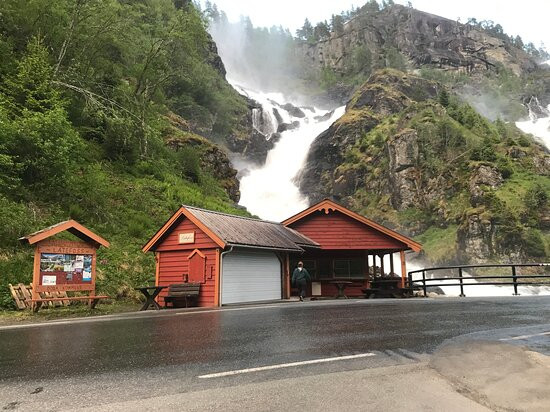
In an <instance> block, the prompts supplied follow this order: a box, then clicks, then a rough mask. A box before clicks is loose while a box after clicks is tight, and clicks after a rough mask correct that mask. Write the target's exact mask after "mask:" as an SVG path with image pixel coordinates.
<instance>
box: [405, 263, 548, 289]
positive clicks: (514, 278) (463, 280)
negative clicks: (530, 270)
mask: <svg viewBox="0 0 550 412" xmlns="http://www.w3.org/2000/svg"><path fill="white" fill-rule="evenodd" d="M524 267H544V268H548V270H547V272H548V274H546V275H518V270H517V268H524ZM479 268H510V269H511V275H508V276H507V275H492V276H469V275H468V276H464V275H463V271H464V270H465V269H479ZM452 269H458V276H455V277H436V278H433V277H432V278H426V272H433V271H441V270H452ZM415 273H422V279H416V280H413V274H415ZM491 279H500V280H503V279H510V280H511V281H510V282H479V280H491ZM524 279H546V280H548V282H522V280H524ZM443 280H445V281H447V283H437V281H443ZM449 280H457V281H458V282H457V283H448V281H449ZM408 281H409V287H410V288H412V289H420V288H422V290H423V292H424V296H427V288H428V287H432V286H459V287H460V296H461V297H464V296H466V295H465V294H464V286H478V285H496V286H513V287H514V293H513V294H514V295H519V293H518V286H519V285H529V286H550V263H511V264H498V265H497V264H495V265H461V266H439V267H432V268H424V269H419V270H412V271H410V272H409V273H408ZM420 283H421V285H419V284H420Z"/></svg>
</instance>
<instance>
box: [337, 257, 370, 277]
mask: <svg viewBox="0 0 550 412" xmlns="http://www.w3.org/2000/svg"><path fill="white" fill-rule="evenodd" d="M333 267H334V271H333V277H334V278H338V279H364V278H365V269H364V262H363V260H362V259H335V260H334V266H333Z"/></svg>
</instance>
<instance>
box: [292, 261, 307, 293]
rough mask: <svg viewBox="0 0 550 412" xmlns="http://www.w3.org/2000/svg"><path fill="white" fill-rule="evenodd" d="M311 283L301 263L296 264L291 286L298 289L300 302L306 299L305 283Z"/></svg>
mask: <svg viewBox="0 0 550 412" xmlns="http://www.w3.org/2000/svg"><path fill="white" fill-rule="evenodd" d="M310 281H311V276H310V275H309V272H308V271H307V269H306V268H305V267H304V263H303V262H298V265H297V266H296V269H294V272H292V284H293V285H294V286H297V287H298V289H300V302H303V301H304V298H305V297H306V288H307V282H310Z"/></svg>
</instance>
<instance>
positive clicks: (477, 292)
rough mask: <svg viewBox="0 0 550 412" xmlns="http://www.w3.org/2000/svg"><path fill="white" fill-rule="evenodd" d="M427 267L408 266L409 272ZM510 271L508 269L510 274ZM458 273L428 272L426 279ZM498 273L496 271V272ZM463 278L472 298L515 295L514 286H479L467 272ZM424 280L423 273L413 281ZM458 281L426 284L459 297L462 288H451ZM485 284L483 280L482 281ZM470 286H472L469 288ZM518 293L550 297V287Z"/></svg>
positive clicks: (507, 280)
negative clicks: (436, 286)
mask: <svg viewBox="0 0 550 412" xmlns="http://www.w3.org/2000/svg"><path fill="white" fill-rule="evenodd" d="M424 267H425V266H420V265H418V264H415V263H413V264H411V263H409V264H408V267H407V270H408V271H409V272H411V271H414V270H420V269H423V268H424ZM509 271H510V270H509V269H508V272H509ZM456 272H457V271H456V270H455V271H454V273H451V272H450V271H449V272H448V273H445V272H444V271H437V272H428V273H426V277H427V278H428V279H429V278H443V277H449V278H451V277H453V276H455V277H456V276H457V273H456ZM495 272H496V270H495ZM463 276H464V277H465V278H468V279H464V285H465V286H464V294H465V295H466V296H470V297H481V296H512V295H513V293H514V288H513V286H509V285H505V286H504V285H503V286H498V285H479V284H478V283H479V282H478V281H477V280H476V279H475V277H473V276H470V275H469V274H468V273H467V272H465V271H464V272H463ZM420 279H422V274H421V273H416V274H413V280H420ZM505 281H506V282H509V281H510V280H509V279H506V280H505ZM458 282H459V281H458V279H446V280H434V281H428V282H426V283H427V285H428V287H429V286H430V284H432V285H443V286H438V287H439V289H441V290H442V291H443V293H444V294H445V296H459V295H460V287H459V286H451V285H457V284H458ZM481 282H483V280H481ZM487 282H490V280H487ZM417 285H421V283H417ZM468 285H470V286H468ZM518 293H519V294H520V295H523V296H534V295H545V296H548V295H550V286H527V285H525V286H523V285H520V286H518Z"/></svg>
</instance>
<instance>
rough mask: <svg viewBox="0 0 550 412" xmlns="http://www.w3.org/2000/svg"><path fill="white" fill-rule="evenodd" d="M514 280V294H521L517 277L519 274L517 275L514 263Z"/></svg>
mask: <svg viewBox="0 0 550 412" xmlns="http://www.w3.org/2000/svg"><path fill="white" fill-rule="evenodd" d="M512 281H513V282H514V293H513V295H514V296H519V293H518V278H517V275H516V267H515V266H514V265H512Z"/></svg>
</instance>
